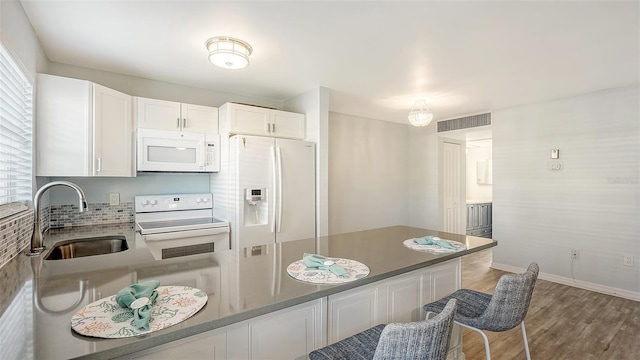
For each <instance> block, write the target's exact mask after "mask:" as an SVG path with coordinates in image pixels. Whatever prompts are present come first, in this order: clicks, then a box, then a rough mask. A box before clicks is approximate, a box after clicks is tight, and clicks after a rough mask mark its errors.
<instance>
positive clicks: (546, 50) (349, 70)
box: [21, 0, 640, 123]
mask: <svg viewBox="0 0 640 360" xmlns="http://www.w3.org/2000/svg"><path fill="white" fill-rule="evenodd" d="M21 3H22V5H23V7H24V9H25V12H26V14H27V16H28V17H29V19H30V21H31V23H32V25H33V28H34V29H35V32H36V34H37V36H38V38H39V39H40V42H41V44H42V47H43V49H44V51H45V53H46V55H47V57H48V58H49V60H50V61H52V62H58V63H64V64H70V65H76V66H81V67H86V68H93V69H98V70H104V71H110V72H116V73H121V74H127V75H132V76H138V77H143V78H148V79H153V80H159V81H165V82H170V83H176V84H182V85H187V86H193V87H197V88H203V89H211V90H215V91H220V92H225V93H235V94H242V95H246V96H255V97H259V98H264V99H268V100H272V101H279V102H283V101H286V100H288V99H291V98H293V97H295V96H297V95H300V94H302V93H304V92H306V91H309V90H311V89H314V88H317V87H319V86H323V87H326V88H328V89H330V105H329V106H330V109H331V110H332V111H336V112H341V113H345V114H351V115H358V116H363V117H368V118H374V119H381V120H386V121H396V122H402V123H406V122H407V119H406V115H407V113H408V112H409V110H410V108H411V106H412V105H413V102H414V101H415V100H417V99H420V98H424V99H426V100H427V102H428V104H429V106H430V108H431V109H432V110H433V112H434V115H435V119H436V120H444V119H449V118H454V117H458V116H464V115H471V114H476V113H481V112H487V111H492V110H495V109H500V108H506V107H511V106H517V105H523V104H529V103H535V102H540V101H545V100H550V99H557V98H562V97H566V96H572V95H576V94H582V93H586V92H591V91H597V90H603V89H608V88H614V87H619V86H625V85H630V84H638V83H639V67H640V66H639V65H638V64H639V63H640V22H639V14H640V8H639V2H638V1H630V2H613V1H604V2H581V1H570V2H552V1H537V2H523V1H511V2H497V1H496V2H483V1H467V2H460V1H455V2H452V1H450V2H444V1H420V2H398V1H388V2H364V1H348V2H345V1H342V2H334V1H323V2H311V1H304V2H303V1H298V2H282V1H277V2H273V1H258V2H245V1H242V2H215V1H193V2H190V1H123V0H112V1H95V0H93V1H91V0H85V1H78V0H76V1H51V0H46V1H45V0H39V1H34V0H22V1H21ZM213 36H232V37H236V38H240V39H242V40H245V41H247V42H248V43H250V44H251V45H252V47H253V49H254V51H253V54H252V55H251V58H250V61H251V64H250V65H249V67H248V68H246V69H243V70H224V69H220V68H217V67H215V66H213V65H212V64H210V63H209V62H208V60H207V51H206V49H205V42H206V40H207V39H208V38H210V37H213Z"/></svg>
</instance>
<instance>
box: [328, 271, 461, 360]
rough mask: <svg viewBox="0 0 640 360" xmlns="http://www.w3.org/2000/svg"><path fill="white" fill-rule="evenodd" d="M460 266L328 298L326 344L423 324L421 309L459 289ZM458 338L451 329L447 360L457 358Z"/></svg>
mask: <svg viewBox="0 0 640 360" xmlns="http://www.w3.org/2000/svg"><path fill="white" fill-rule="evenodd" d="M460 266H461V265H460V259H454V260H450V261H447V262H444V263H442V264H438V265H434V266H431V267H427V268H424V269H419V270H415V271H412V272H409V273H407V274H403V275H398V276H395V277H392V278H389V279H387V280H382V281H379V282H377V283H375V284H371V285H368V286H366V287H362V288H356V289H352V290H347V291H343V292H341V293H338V294H335V295H331V296H329V298H328V301H327V306H328V308H329V311H328V315H329V319H328V335H327V339H328V343H329V344H330V343H333V342H336V341H340V340H342V339H344V338H346V337H349V336H351V335H354V334H356V333H358V332H360V331H363V330H366V329H368V328H370V327H373V326H375V325H377V324H383V323H384V324H388V323H392V322H413V321H420V320H423V319H424V318H425V316H426V313H425V312H424V310H422V306H424V305H425V304H427V303H429V302H432V301H435V300H437V299H441V298H443V297H445V296H447V295H449V294H451V293H452V292H454V291H455V290H458V289H459V288H460V286H461V283H460ZM461 336H462V332H461V331H460V329H459V327H458V326H457V325H456V326H454V332H453V334H452V335H451V344H450V346H449V357H450V358H453V359H458V358H459V354H460V353H461V349H460V344H461V343H462V342H461Z"/></svg>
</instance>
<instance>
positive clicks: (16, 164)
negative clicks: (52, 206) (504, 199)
mask: <svg viewBox="0 0 640 360" xmlns="http://www.w3.org/2000/svg"><path fill="white" fill-rule="evenodd" d="M32 113H33V90H32V86H31V84H30V83H29V81H28V80H27V78H26V77H25V75H24V73H23V72H22V71H21V70H20V68H19V67H18V65H17V64H16V62H15V61H14V60H13V59H12V57H11V56H10V55H9V52H8V51H7V50H6V49H5V47H4V45H3V44H2V43H0V218H3V217H5V216H8V215H11V213H13V212H15V210H17V209H18V208H20V209H22V208H24V202H25V201H26V200H31V190H32V188H31V182H32V171H31V169H32V157H31V150H32V141H33V140H32V139H33V137H32V126H31V123H32ZM15 202H21V204H14V205H11V206H5V204H9V203H15ZM9 208H12V209H14V210H13V211H12V210H11V209H9Z"/></svg>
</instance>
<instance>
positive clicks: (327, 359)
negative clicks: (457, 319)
mask: <svg viewBox="0 0 640 360" xmlns="http://www.w3.org/2000/svg"><path fill="white" fill-rule="evenodd" d="M456 307H457V305H456V300H451V301H448V302H447V303H446V304H445V305H444V306H443V308H442V311H441V312H440V313H439V314H438V315H437V316H436V317H433V318H430V319H427V320H424V321H419V322H411V323H393V324H389V325H378V326H376V327H373V328H371V329H368V330H365V331H363V332H361V333H358V334H355V335H353V336H350V337H348V338H346V339H343V340H341V341H338V342H337V343H334V344H331V345H329V346H326V347H323V348H322V349H318V350H315V351H312V352H311V353H310V354H309V359H310V360H371V359H374V360H382V359H385V360H445V359H446V357H447V349H448V348H449V339H451V330H452V329H453V317H454V315H455V313H456Z"/></svg>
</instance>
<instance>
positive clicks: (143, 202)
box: [140, 200, 150, 206]
mask: <svg viewBox="0 0 640 360" xmlns="http://www.w3.org/2000/svg"><path fill="white" fill-rule="evenodd" d="M140 204H142V206H147V205H149V204H150V202H149V200H142V201H140Z"/></svg>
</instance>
